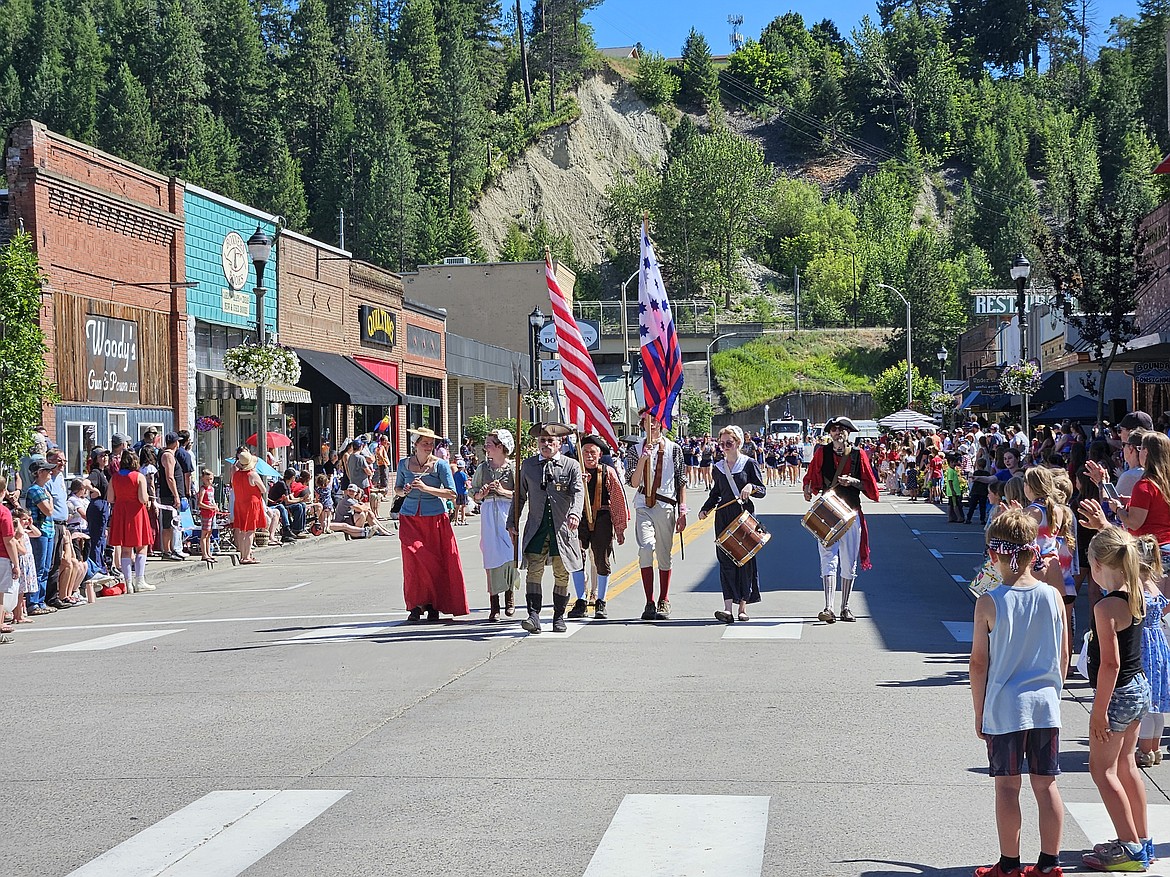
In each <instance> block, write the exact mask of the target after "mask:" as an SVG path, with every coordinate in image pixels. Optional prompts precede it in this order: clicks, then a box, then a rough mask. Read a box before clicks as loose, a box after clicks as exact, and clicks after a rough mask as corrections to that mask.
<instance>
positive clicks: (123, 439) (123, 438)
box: [110, 432, 130, 448]
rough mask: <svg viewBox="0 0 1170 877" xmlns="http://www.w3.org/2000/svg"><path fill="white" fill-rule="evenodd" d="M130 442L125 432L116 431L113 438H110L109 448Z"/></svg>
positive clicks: (120, 446)
mask: <svg viewBox="0 0 1170 877" xmlns="http://www.w3.org/2000/svg"><path fill="white" fill-rule="evenodd" d="M128 444H130V436H128V435H126V434H125V433H121V432H116V433H114V436H113V438H111V439H110V447H111V448H124V447H126V446H127V445H128Z"/></svg>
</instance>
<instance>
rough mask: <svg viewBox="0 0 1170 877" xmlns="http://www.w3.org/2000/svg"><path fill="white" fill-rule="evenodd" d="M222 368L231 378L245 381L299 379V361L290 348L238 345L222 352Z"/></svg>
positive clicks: (280, 381) (268, 382) (259, 381)
mask: <svg viewBox="0 0 1170 877" xmlns="http://www.w3.org/2000/svg"><path fill="white" fill-rule="evenodd" d="M223 367H224V369H225V370H226V371H227V373H228V377H230V378H231V379H232V380H235V381H240V382H241V383H246V384H286V385H288V386H293V385H294V384H296V382H297V381H299V380H300V379H301V361H300V360H299V359H298V358H297V355H296V353H294V352H293V350H292V348H290V347H281V346H279V345H276V344H241V345H239V346H238V347H233V348H232V349H231V350H229V351H228V352H227V353H225V354H224V355H223Z"/></svg>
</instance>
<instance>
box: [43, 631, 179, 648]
mask: <svg viewBox="0 0 1170 877" xmlns="http://www.w3.org/2000/svg"><path fill="white" fill-rule="evenodd" d="M182 630H183V628H181V627H180V628H177V629H172V630H125V631H122V632H121V633H111V634H108V635H107V636H99V637H97V638H96V639H87V640H82V641H81V642H79V643H69V644H68V645H64V646H53V647H52V648H51V649H37V652H100V651H104V650H105V649H116V648H118V646H129V645H133V644H134V643H140V642H145V641H146V640H148V639H156V638H158V637H160V636H166V635H167V634H171V633H179V632H180V631H182Z"/></svg>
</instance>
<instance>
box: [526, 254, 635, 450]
mask: <svg viewBox="0 0 1170 877" xmlns="http://www.w3.org/2000/svg"><path fill="white" fill-rule="evenodd" d="M544 276H545V279H546V280H547V281H548V297H549V300H550V301H551V302H552V309H553V320H554V322H555V323H556V326H557V357H558V358H559V359H560V361H561V375H562V377H563V379H564V383H565V396H566V398H567V399H568V400H569V422H570V424H572V425H573V426H575V427H577V430H578V431H579V432H581V433H587V432H592V433H596V434H597V435H599V436H601V437H602V438H603V439H605V440H606V441H607V442H609V446H610V447H611V448H614V449H616V448H617V446H618V443H617V435H615V434H614V429H613V424H612V423H610V421H609V409H608V408H607V407H606V405H605V396H603V395H602V393H601V382H600V381H598V380H597V369H595V368H594V367H593V360H592V359H591V358H590V357H589V351H588V350H586V348H585V342H584V340H582V338H581V330H580V329H578V328H577V321H576V320H574V319H573V313H572V311H571V310H570V309H569V302H568V301H567V300H566V299H565V294H564V293H563V292H561V287H560V285H559V284H558V283H557V278H556V275H555V274H554V273H553V267H552V261H551V260H550V258H549V256H548V255H547V254H546V255H545V257H544Z"/></svg>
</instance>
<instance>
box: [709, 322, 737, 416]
mask: <svg viewBox="0 0 1170 877" xmlns="http://www.w3.org/2000/svg"><path fill="white" fill-rule="evenodd" d="M738 336H739V333H738V332H727V333H725V334H723V335H717V336H716V337H715V340H714V341H712V342H711V343H710V344H708V345H707V401H708V402H710V401H711V396H712V393H711V348H712V347H714V346H715V345H716V344H718V343H719V342H720V341H722V340H723V339H724V338H736V337H738Z"/></svg>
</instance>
